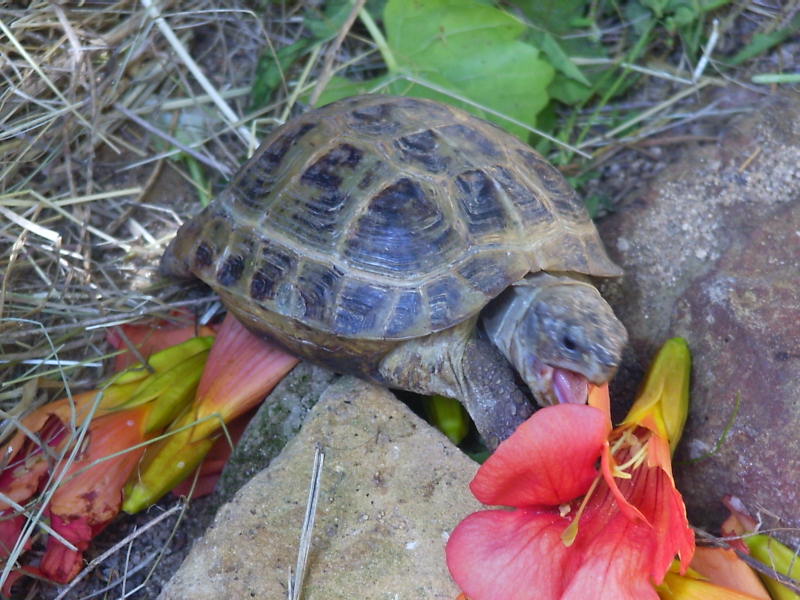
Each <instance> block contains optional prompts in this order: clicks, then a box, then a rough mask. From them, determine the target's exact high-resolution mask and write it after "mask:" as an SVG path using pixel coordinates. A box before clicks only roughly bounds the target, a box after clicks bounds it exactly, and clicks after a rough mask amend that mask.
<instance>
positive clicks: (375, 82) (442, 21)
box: [319, 0, 553, 138]
mask: <svg viewBox="0 0 800 600" xmlns="http://www.w3.org/2000/svg"><path fill="white" fill-rule="evenodd" d="M383 22H384V26H385V29H386V38H387V44H388V47H387V48H383V49H382V51H383V52H384V53H385V54H386V53H388V54H390V55H391V59H390V60H387V63H388V64H392V63H394V66H393V68H392V69H391V70H390V72H389V73H388V75H386V76H382V77H381V78H378V79H372V80H368V81H364V82H361V83H358V84H355V85H354V86H347V85H345V84H344V83H343V82H341V81H339V80H334V81H332V82H331V85H330V86H328V88H327V89H326V90H325V92H324V93H323V94H322V96H321V97H320V101H319V104H326V103H328V102H331V101H333V100H335V99H338V98H341V97H343V96H344V95H347V94H345V93H344V92H351V91H353V90H359V91H362V90H363V91H366V90H374V89H376V88H379V87H381V85H385V91H386V92H388V93H393V94H402V95H406V96H418V97H426V98H433V99H437V100H443V101H446V102H448V103H450V104H454V105H461V106H462V107H463V108H466V109H467V110H469V111H471V112H473V113H474V114H477V115H478V116H481V117H484V118H488V119H490V120H492V121H495V122H497V123H498V124H500V125H501V126H502V127H504V128H505V129H506V130H508V131H511V132H512V133H514V134H516V135H517V136H519V137H521V138H527V136H528V131H527V130H526V129H525V128H524V127H520V126H517V125H513V124H510V123H509V122H508V121H506V120H504V119H501V118H499V117H496V116H494V115H492V114H491V113H490V112H488V111H484V110H481V109H479V108H475V107H474V106H472V105H470V104H468V103H461V102H459V101H458V100H456V99H454V98H453V97H451V96H449V95H448V94H444V93H441V92H439V91H437V90H435V89H431V87H430V86H435V87H438V88H442V89H444V90H447V91H449V92H451V93H452V94H454V95H457V96H462V97H465V98H468V99H469V100H471V101H472V102H474V103H477V104H479V105H481V106H485V107H487V108H489V109H491V110H492V111H495V112H498V113H501V114H504V115H507V116H509V117H512V118H514V119H516V120H518V121H521V122H523V123H526V124H527V125H530V126H534V125H535V124H536V114H537V113H538V112H539V111H540V110H542V108H544V106H545V105H546V104H547V102H548V100H549V97H548V94H547V86H548V85H549V84H550V81H551V80H552V78H553V68H552V67H551V66H550V64H549V63H547V62H546V61H544V60H542V59H541V58H539V50H538V49H537V48H535V47H534V46H532V45H530V44H528V43H525V42H524V41H522V40H521V39H520V38H521V37H522V36H523V34H524V33H525V30H526V27H525V25H524V24H523V23H522V22H520V21H519V20H518V19H516V18H515V17H513V16H511V15H510V14H508V13H506V12H504V11H502V10H499V9H497V8H495V7H493V6H489V5H486V4H483V3H481V2H478V1H476V0H425V1H422V0H389V2H388V3H387V5H386V9H385V11H384V19H383ZM408 77H413V78H415V79H419V80H421V81H424V82H425V83H427V84H430V86H428V85H420V84H417V83H414V82H411V81H409V80H408Z"/></svg>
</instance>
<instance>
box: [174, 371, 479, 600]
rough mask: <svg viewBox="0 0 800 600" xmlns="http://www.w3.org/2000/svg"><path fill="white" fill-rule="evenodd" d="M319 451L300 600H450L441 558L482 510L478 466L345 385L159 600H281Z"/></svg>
mask: <svg viewBox="0 0 800 600" xmlns="http://www.w3.org/2000/svg"><path fill="white" fill-rule="evenodd" d="M317 445H319V446H321V447H322V449H323V450H324V451H325V468H324V472H323V475H322V487H321V489H322V491H321V494H320V501H319V509H318V511H317V521H316V525H315V528H314V535H313V543H312V546H311V553H310V556H309V562H308V570H307V575H306V579H305V583H304V586H303V598H304V599H305V600H315V599H316V600H322V599H325V600H335V599H340V598H341V599H345V598H346V599H353V598H368V599H373V598H374V599H380V598H386V599H387V600H389V599H408V600H417V599H419V598H437V599H439V598H441V599H443V600H453V599H454V598H455V597H456V596H457V595H458V590H457V588H456V587H455V585H454V584H453V583H452V581H451V580H450V576H449V574H448V571H447V567H446V565H445V555H444V547H445V543H446V540H447V537H448V535H449V532H450V531H451V530H452V529H453V527H455V525H456V524H458V522H459V521H460V520H461V519H463V518H464V517H465V516H466V515H468V514H469V513H471V512H474V511H475V510H478V509H480V507H481V506H480V504H479V503H478V502H477V501H476V500H475V499H474V498H473V497H472V495H471V494H470V492H469V489H468V484H469V481H470V479H471V478H472V476H473V475H474V474H475V471H476V470H477V465H476V464H475V463H474V462H472V461H471V460H470V459H469V458H468V457H466V456H465V455H464V454H462V453H461V451H460V450H458V449H457V448H456V447H455V446H453V445H452V444H451V443H450V441H449V440H447V438H446V437H444V436H443V435H442V434H440V433H439V432H438V431H436V430H435V429H433V428H431V427H430V426H429V425H427V424H426V423H425V422H424V421H422V420H421V419H419V418H418V417H417V416H415V415H414V414H413V413H412V412H411V411H409V410H408V408H406V407H405V405H403V404H402V403H400V402H399V401H397V400H396V399H395V398H394V396H392V395H391V394H390V393H389V392H387V391H386V390H383V389H381V388H378V387H376V386H373V385H371V384H368V383H364V382H362V381H359V380H356V379H354V378H350V377H347V378H342V379H341V380H340V381H338V382H337V383H335V384H334V385H332V386H331V387H330V388H329V389H328V390H327V391H326V392H325V393H324V394H323V396H322V398H321V399H320V401H319V403H318V404H317V405H316V406H315V407H314V408H313V409H312V410H311V412H310V414H309V416H308V419H307V420H306V423H305V424H304V425H303V428H302V430H301V431H300V433H299V434H298V435H297V436H296V437H294V438H293V439H292V440H291V441H289V443H288V444H287V445H286V448H285V449H284V451H283V452H282V453H281V454H280V455H279V456H278V457H277V458H276V459H275V460H273V461H272V464H271V465H270V466H269V468H267V469H266V470H264V471H262V472H261V473H259V474H258V475H256V477H255V478H254V479H253V480H252V481H250V482H249V483H247V484H246V485H245V486H244V487H243V488H242V489H241V490H240V491H239V492H238V493H237V494H236V495H235V496H234V498H233V500H232V501H231V502H230V503H228V504H226V505H225V506H223V507H222V509H221V510H220V512H219V513H218V515H217V517H216V519H215V522H214V524H213V525H212V527H211V528H210V529H209V530H208V532H207V533H206V535H205V536H204V537H203V538H202V539H201V540H199V541H198V542H197V543H196V544H195V547H194V548H193V550H192V552H191V553H190V555H189V556H188V558H187V559H186V561H185V562H184V564H183V566H182V567H181V568H180V569H179V571H178V572H177V573H176V575H175V576H174V577H173V579H172V580H171V581H170V583H169V584H168V585H167V586H166V587H165V589H164V590H163V592H162V594H161V598H162V599H164V600H169V599H176V600H177V599H180V600H186V599H198V600H201V599H203V598H209V599H211V598H214V599H216V598H219V597H228V598H270V599H272V598H275V599H281V598H285V597H286V581H287V574H288V572H289V568H290V567H292V568H293V567H294V564H295V560H296V556H297V546H298V540H299V535H300V528H301V524H302V521H303V514H304V511H305V508H306V499H307V495H308V484H309V479H310V474H311V466H312V463H313V456H314V448H315V447H316V446H317Z"/></svg>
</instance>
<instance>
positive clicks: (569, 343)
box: [561, 332, 581, 352]
mask: <svg viewBox="0 0 800 600" xmlns="http://www.w3.org/2000/svg"><path fill="white" fill-rule="evenodd" d="M561 345H562V346H563V347H564V349H565V350H567V351H568V352H576V351H578V350H580V346H581V344H580V341H579V339H578V337H577V336H575V335H574V334H573V333H571V332H567V333H565V334H564V335H563V336H562V337H561Z"/></svg>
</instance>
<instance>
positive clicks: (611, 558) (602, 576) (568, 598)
mask: <svg viewBox="0 0 800 600" xmlns="http://www.w3.org/2000/svg"><path fill="white" fill-rule="evenodd" d="M654 546H655V535H654V532H653V529H652V527H650V526H649V525H648V524H647V523H646V522H644V521H642V520H641V519H630V518H628V516H626V515H625V514H624V513H623V512H621V511H620V510H619V506H618V505H617V503H616V500H615V498H614V495H613V494H612V493H611V491H610V490H609V489H608V487H606V486H605V484H604V483H601V484H600V487H599V488H598V490H597V492H595V494H594V495H593V496H592V498H591V500H590V502H589V504H588V506H587V508H586V510H585V512H584V514H583V516H582V517H581V521H580V528H579V532H578V535H577V537H576V540H575V542H574V544H573V546H572V548H573V549H574V553H572V554H571V555H570V557H571V560H570V562H569V564H568V565H567V570H568V572H569V574H570V575H569V585H568V586H567V588H566V589H565V590H564V594H563V596H561V597H560V600H584V599H585V598H613V599H614V600H649V599H655V598H656V597H657V596H656V593H655V590H654V589H653V585H652V583H651V577H650V570H651V561H652V553H653V548H654ZM661 575H662V577H663V573H662V574H661Z"/></svg>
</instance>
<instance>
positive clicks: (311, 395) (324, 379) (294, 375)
mask: <svg viewBox="0 0 800 600" xmlns="http://www.w3.org/2000/svg"><path fill="white" fill-rule="evenodd" d="M338 378H339V376H338V375H336V374H335V373H333V372H331V371H329V370H328V369H324V368H322V367H317V366H315V365H312V364H310V363H308V362H301V363H300V364H299V365H297V366H296V367H295V368H294V369H292V372H291V373H290V374H289V375H287V376H286V377H285V378H284V379H283V380H282V381H281V382H280V383H279V384H278V385H277V386H276V387H275V389H274V390H272V392H271V393H270V395H269V396H268V397H267V399H266V400H264V402H263V404H262V405H261V406H260V407H259V409H258V411H257V412H256V414H255V415H254V416H253V418H252V419H251V420H250V423H249V424H248V425H247V429H245V432H244V434H243V435H242V437H241V439H240V440H239V443H238V444H237V445H236V449H235V450H234V451H233V454H232V455H231V457H230V459H229V460H228V463H227V464H226V466H225V470H224V471H223V473H222V477H221V478H220V481H219V483H218V484H217V489H216V491H215V493H214V495H215V499H216V500H217V502H216V505H217V506H219V505H221V504H222V503H223V502H227V501H228V500H230V498H231V497H232V496H233V494H234V493H236V491H237V490H238V489H239V488H241V487H242V486H243V485H244V484H245V483H246V482H247V481H249V480H250V479H252V478H253V476H254V475H255V474H256V473H258V472H259V471H261V470H262V469H264V468H265V467H267V466H268V465H269V463H270V461H271V460H272V459H273V458H275V457H276V456H277V455H278V454H279V453H280V452H281V450H283V447H284V446H285V445H286V443H287V442H288V441H289V440H290V439H291V438H292V437H294V435H295V434H296V433H297V432H298V431H299V430H300V427H301V426H302V425H303V420H304V419H305V417H306V415H307V414H308V412H309V411H310V410H311V407H312V406H314V404H316V402H317V400H318V399H319V397H320V396H321V395H322V392H324V391H325V389H326V388H327V387H328V386H329V385H330V384H331V383H333V382H334V381H336V379H338Z"/></svg>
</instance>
